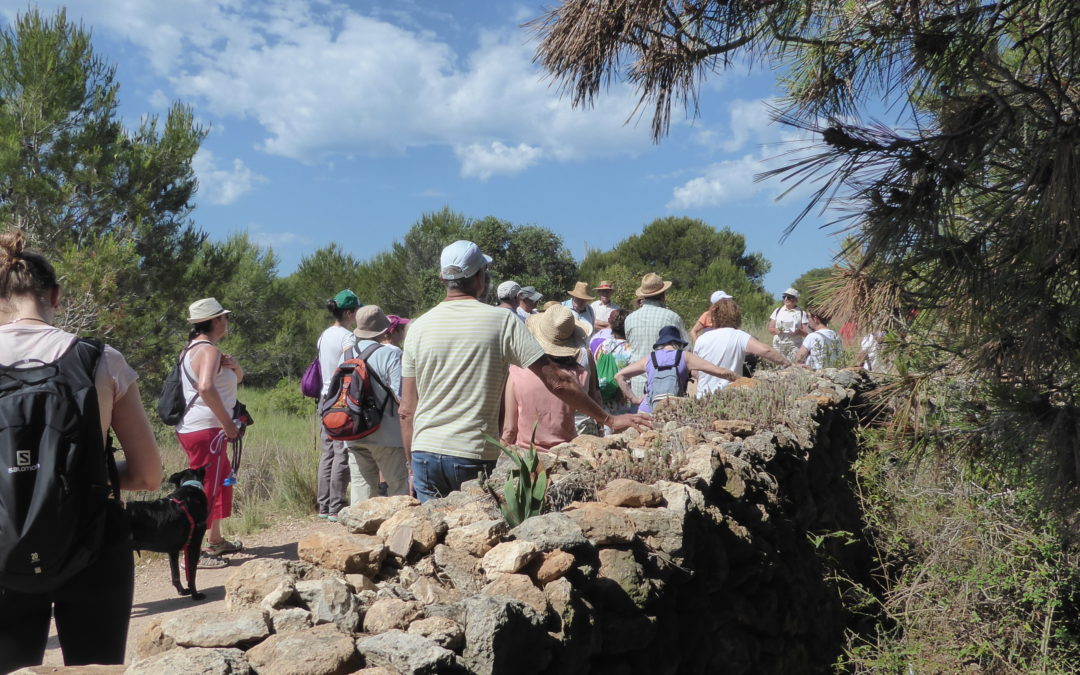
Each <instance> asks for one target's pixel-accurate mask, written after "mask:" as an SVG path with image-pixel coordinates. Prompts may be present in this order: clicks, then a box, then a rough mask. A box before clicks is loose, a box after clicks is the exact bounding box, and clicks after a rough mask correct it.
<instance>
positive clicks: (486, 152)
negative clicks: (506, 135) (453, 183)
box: [454, 141, 544, 180]
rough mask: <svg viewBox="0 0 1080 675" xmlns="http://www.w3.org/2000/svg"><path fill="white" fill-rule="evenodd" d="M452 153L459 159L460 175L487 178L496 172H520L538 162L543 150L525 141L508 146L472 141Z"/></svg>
mask: <svg viewBox="0 0 1080 675" xmlns="http://www.w3.org/2000/svg"><path fill="white" fill-rule="evenodd" d="M454 153H455V154H456V155H457V156H458V158H459V159H461V175H462V176H465V177H466V178H479V179H480V180H487V179H488V178H491V176H492V175H494V174H497V173H499V174H514V173H521V172H522V171H524V170H525V169H527V168H529V167H530V166H532V165H533V164H536V163H537V162H539V161H540V158H541V157H542V156H543V154H544V151H543V150H541V149H540V148H536V147H533V146H531V145H526V144H525V143H518V144H517V146H516V147H509V146H506V145H503V144H502V143H500V142H498V141H494V142H492V143H490V144H488V145H483V144H480V143H472V144H470V145H466V146H464V147H458V148H455V149H454Z"/></svg>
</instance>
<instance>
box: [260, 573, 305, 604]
mask: <svg viewBox="0 0 1080 675" xmlns="http://www.w3.org/2000/svg"><path fill="white" fill-rule="evenodd" d="M295 597H296V582H295V581H294V580H293V579H292V578H291V577H289V578H287V579H285V580H284V581H282V582H281V583H280V584H278V587H277V588H275V589H274V590H272V591H270V593H269V594H268V595H267V596H266V597H265V598H263V599H262V602H260V603H259V607H260V608H261V609H265V610H267V611H269V610H272V609H279V608H281V607H286V606H288V605H289V604H291V603H292V601H293V599H294V598H295Z"/></svg>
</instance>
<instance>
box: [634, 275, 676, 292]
mask: <svg viewBox="0 0 1080 675" xmlns="http://www.w3.org/2000/svg"><path fill="white" fill-rule="evenodd" d="M669 288H671V282H670V281H664V279H663V277H661V276H660V275H659V274H655V273H653V272H649V273H648V274H646V275H645V276H643V277H641V285H640V286H638V289H637V290H636V291H634V294H635V295H637V297H639V298H651V297H653V296H655V295H660V294H661V293H665V292H667V289H669Z"/></svg>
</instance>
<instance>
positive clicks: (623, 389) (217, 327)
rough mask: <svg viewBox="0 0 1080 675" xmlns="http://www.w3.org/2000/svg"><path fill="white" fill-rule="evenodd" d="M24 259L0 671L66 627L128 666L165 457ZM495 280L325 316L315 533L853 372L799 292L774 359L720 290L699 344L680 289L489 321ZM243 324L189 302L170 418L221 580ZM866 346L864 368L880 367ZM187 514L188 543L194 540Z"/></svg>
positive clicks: (109, 366)
mask: <svg viewBox="0 0 1080 675" xmlns="http://www.w3.org/2000/svg"><path fill="white" fill-rule="evenodd" d="M25 244H26V237H25V235H24V234H23V233H22V232H20V231H18V230H15V231H10V232H7V233H3V234H0V361H2V364H0V418H2V419H4V421H5V426H2V427H0V460H2V461H3V463H4V466H3V467H2V470H0V672H8V671H10V670H14V669H16V668H18V667H21V666H26V665H34V664H38V663H40V662H41V660H42V657H43V655H44V651H45V646H46V640H47V637H48V632H49V623H50V620H51V619H52V618H54V617H55V622H56V626H57V631H58V635H59V641H60V646H61V648H62V650H63V653H64V660H65V663H67V664H68V665H79V664H90V663H99V664H111V663H122V662H123V659H124V652H125V645H126V638H127V626H128V621H129V619H130V614H131V605H132V597H133V588H134V568H133V559H132V550H133V543H132V527H131V525H129V522H128V519H129V517H130V514H129V513H128V512H127V511H126V510H125V509H124V507H123V503H122V502H121V499H120V493H119V491H120V489H124V490H134V491H145V490H156V489H158V487H159V486H160V484H161V480H162V466H161V456H160V452H159V450H158V447H157V443H156V441H155V438H154V434H153V431H152V428H151V426H150V423H149V421H148V419H147V417H146V413H145V412H144V410H143V407H142V402H141V397H140V393H139V386H138V376H137V375H136V373H135V372H134V370H133V369H132V368H131V367H130V366H129V365H128V364H127V362H126V361H125V360H124V357H123V356H122V355H121V354H120V353H119V352H117V351H116V350H115V349H113V348H112V347H110V346H108V345H104V344H102V343H100V342H97V341H94V340H87V339H82V338H79V337H78V336H76V335H74V334H73V333H70V332H67V331H65V330H62V329H61V328H58V327H56V326H55V325H53V324H54V319H55V317H56V314H57V310H58V307H59V302H60V301H59V298H60V286H59V283H58V280H57V276H56V273H55V270H54V269H53V267H52V265H51V264H50V263H49V262H48V261H47V260H46V259H45V258H44V257H42V256H41V255H40V254H38V253H35V252H33V251H30V250H28V249H26V247H25ZM491 262H492V260H491V258H490V257H488V256H486V255H484V254H483V253H482V252H481V251H480V249H479V248H478V247H477V245H476V244H474V243H472V242H469V241H456V242H453V243H451V244H450V245H448V246H446V247H445V248H444V249H443V250H442V253H441V256H440V272H439V276H440V279H441V281H442V283H443V285H444V287H445V291H446V293H445V297H444V298H443V300H442V301H441V302H440V303H438V304H437V305H436V306H435V307H434V308H432V309H431V310H429V311H428V312H426V313H424V314H423V315H422V316H420V317H418V318H416V319H414V320H411V321H410V320H409V319H407V318H403V317H398V316H395V315H392V314H391V315H387V314H385V313H384V312H383V311H382V309H380V308H379V307H377V306H374V305H364V304H363V303H362V302H361V301H360V298H358V297H357V295H356V294H355V293H353V292H352V291H350V290H342V291H341V292H339V293H337V294H336V295H335V296H334V297H333V298H332V299H331V300H329V301H328V302H327V303H326V309H327V310H328V311H329V313H330V315H331V316H332V319H333V320H332V323H331V325H330V326H329V327H328V328H326V330H324V331H323V332H322V334H321V335H320V336H319V338H318V340H317V342H316V344H315V348H316V354H317V355H316V358H315V359H314V360H313V362H312V364H311V366H310V367H309V368H308V370H307V372H305V374H304V377H303V379H302V389H303V391H304V393H305V394H307V395H309V396H312V397H313V398H317V399H318V401H319V403H318V411H319V416H320V419H321V425H320V426H321V432H320V437H321V455H320V459H319V468H318V499H317V502H318V514H319V516H321V517H324V518H327V519H330V520H333V519H336V518H337V516H338V513H339V512H340V510H341V509H342V508H344V507H345V506H346V505H347V504H349V503H357V502H360V501H363V500H365V499H368V498H370V497H372V496H375V495H378V494H388V495H402V494H409V493H412V494H415V496H416V497H417V498H418V499H419V500H420V501H422V502H424V501H427V500H430V499H432V498H435V497H439V496H445V495H447V494H449V493H450V492H452V491H454V490H457V489H459V488H460V486H461V484H462V483H463V482H465V481H468V480H471V479H475V478H477V477H482V476H485V475H488V474H490V473H491V472H492V470H493V469H494V468H495V463H496V460H497V459H498V457H499V454H500V452H501V451H500V449H499V446H498V445H497V443H498V442H499V441H500V440H501V442H502V443H505V444H506V445H509V446H518V447H523V448H527V447H530V446H532V445H535V446H537V447H539V448H551V447H554V446H555V445H558V444H559V443H562V442H565V441H568V440H570V439H571V438H573V437H574V436H576V435H578V434H581V433H594V434H604V433H608V432H618V431H621V430H624V429H629V428H634V429H638V430H644V429H648V428H650V427H651V416H650V413H651V411H653V410H655V409H656V408H657V406H658V405H662V404H663V402H664V400H666V399H669V398H672V397H681V396H687V395H689V394H690V393H691V379H692V378H696V381H695V383H694V384H695V386H696V393H697V395H699V396H700V395H705V394H707V393H710V392H714V391H717V390H719V389H721V388H723V387H725V386H727V385H728V383H730V382H731V381H733V380H736V379H738V378H739V377H741V376H742V375H743V374H744V372H745V371H746V369H747V367H748V364H749V363H751V362H754V361H755V360H759V359H764V360H767V361H770V362H772V363H775V364H777V365H779V366H783V367H787V366H791V365H793V364H802V365H804V366H806V367H811V368H820V367H826V366H830V365H837V364H838V360H839V359H840V354H841V348H840V339H839V338H838V336H837V335H836V333H835V332H833V331H832V330H831V329H829V328H828V318H827V317H825V316H823V315H822V314H820V313H817V312H816V311H814V310H803V309H801V308H799V307H798V297H799V294H798V292H797V291H796V290H795V289H788V291H787V292H786V293H785V294H784V304H783V306H781V307H778V308H777V309H776V311H774V312H773V314H772V317H771V319H770V321H769V332H770V333H771V334H772V335H773V340H772V345H768V344H765V343H763V342H762V341H760V340H758V339H757V338H755V337H753V336H752V335H750V334H749V333H747V332H745V331H743V330H742V329H741V322H742V316H741V309H740V307H739V304H738V302H737V299H736V298H733V297H732V296H731V295H729V294H727V293H725V292H723V291H717V292H716V293H714V294H713V295H712V297H711V298H710V299H709V300H710V304H709V307H708V309H707V310H706V311H705V312H704V313H703V314H702V315H701V316H700V317H699V319H698V320H697V322H696V323H695V325H694V326H693V328H692V330H691V331H690V333H687V331H686V330H685V328H684V326H683V322H682V320H681V318H680V317H679V315H678V314H677V313H675V312H674V311H672V310H671V309H669V308H668V307H667V306H666V295H667V293H668V291H669V290H670V288H671V286H672V283H671V282H670V281H666V280H664V279H663V278H661V277H660V276H658V275H657V274H654V273H649V274H646V275H645V276H644V277H642V279H641V282H640V285H639V286H638V288H637V289H636V291H635V297H636V301H637V305H638V307H636V308H634V309H633V310H632V311H630V310H628V309H627V308H622V307H618V306H617V305H616V304H614V303H613V302H612V295H613V293H614V291H615V289H614V288H613V285H612V284H611V283H610V282H608V281H601V282H600V283H598V284H596V286H595V288H593V289H590V287H589V284H588V283H586V282H582V281H579V282H577V283H576V284H575V285H574V288H573V289H571V290H569V291H568V292H567V295H568V297H567V299H566V300H565V301H563V302H561V303H560V302H556V301H549V302H547V303H545V304H544V305H543V306H542V307H541V306H540V303H541V301H542V300H543V299H544V297H543V295H542V294H541V293H540V292H538V291H537V290H536V289H535V288H534V287H532V286H524V287H523V286H520V285H519V284H518V283H516V282H515V281H512V280H504V281H502V282H501V283H500V284H499V285H498V287H497V289H496V291H495V295H496V296H497V300H498V304H497V305H490V304H488V303H487V302H484V299H486V297H487V296H488V295H489V289H490V288H491V287H492V280H491V277H490V272H489V265H490V264H491ZM593 293H595V295H593ZM230 314H231V312H230V310H228V309H227V308H225V307H223V306H222V305H221V304H220V303H219V302H218V301H217V300H216V299H214V298H203V299H200V300H197V301H195V302H193V303H191V305H190V306H189V307H188V310H187V316H186V319H187V322H188V324H189V325H190V333H189V335H188V342H187V344H186V345H185V347H184V348H183V350H182V351H181V352H180V354H179V355H178V357H177V359H176V361H175V363H174V367H173V369H172V372H170V374H169V377H168V378H167V379H166V383H165V386H164V388H163V390H162V394H161V396H160V397H159V401H158V414H159V416H160V417H161V419H162V420H163V421H165V422H166V423H167V424H169V425H172V426H174V427H175V431H176V434H177V438H178V440H179V443H180V446H181V447H182V448H183V450H184V452H185V454H186V456H187V460H188V464H189V466H190V470H189V472H188V473H187V474H185V479H184V480H183V483H182V485H181V483H180V479H177V488H178V492H179V491H180V490H181V489H186V490H187V493H185V494H190V493H192V488H195V487H197V488H198V489H197V490H194V493H195V494H198V495H199V499H202V495H203V493H205V497H206V500H205V502H204V503H203V504H204V509H205V513H206V517H205V522H204V523H200V524H199V526H200V527H201V526H202V525H205V528H206V529H205V531H206V541H205V545H204V546H203V547H202V551H203V553H202V556H201V557H200V558H198V559H196V558H194V557H192V558H191V559H188V543H190V542H184V541H183V537H182V536H181V541H180V543H182V544H183V547H184V556H185V563H186V564H187V566H188V568H189V569H194V568H195V566H197V567H199V568H202V567H221V566H224V565H226V564H227V559H225V558H224V557H223V556H225V555H227V554H229V553H232V552H235V551H238V550H240V549H241V548H242V545H241V544H240V542H236V541H230V540H228V539H226V538H225V537H224V536H223V534H222V531H221V521H222V520H223V519H225V518H227V517H229V516H230V515H231V513H232V503H233V501H232V498H233V489H234V484H235V483H236V478H235V473H236V469H237V468H238V466H237V465H238V464H239V462H240V458H241V451H242V447H243V436H244V432H245V427H247V426H250V425H251V424H252V420H251V417H250V415H249V414H248V413H247V411H246V409H245V408H244V406H243V404H242V403H240V402H239V400H238V399H237V388H238V385H239V384H240V383H241V382H242V381H243V379H244V370H243V368H242V366H241V364H240V363H238V362H237V359H235V358H234V357H233V356H231V355H229V354H227V353H225V352H223V351H222V350H221V349H220V347H219V343H220V342H221V340H222V339H223V338H224V337H225V336H226V335H227V334H228V331H229V324H230ZM868 338H869V339H870V342H865V341H864V344H863V347H864V354H861V355H860V359H862V358H866V359H867V360H868V361H869V360H872V359H873V358H876V357H875V356H874V353H872V352H871V351H868V350H869V349H870V348H871V347H874V346H875V345H876V341H875V339H874V336H868ZM691 342H693V347H692V348H690V346H691ZM113 436H115V438H116V440H117V441H118V442H119V445H120V447H121V449H122V454H123V459H120V460H114V457H113V452H112V447H111V439H112V437H113ZM230 450H231V457H230V453H229V451H230ZM191 471H196V472H197V473H196V474H194V475H196V476H197V479H196V478H191V477H190V472H191ZM174 478H176V476H174ZM161 501H163V502H168V500H167V499H166V500H161ZM174 501H177V502H179V500H174ZM164 508H171V506H170V505H169V504H168V503H166V504H165V505H164ZM179 508H180V509H181V510H182V512H183V515H184V516H186V517H187V520H186V521H184V520H183V516H178V518H180V519H181V521H182V522H181V528H183V527H186V525H185V524H184V523H186V522H191V527H192V529H191V530H186V532H187V536H188V538H189V539H190V538H191V536H192V535H193V533H194V532H195V528H196V523H194V522H193V521H192V517H191V514H190V512H189V510H188V509H187V508H186V506H184V505H183V504H180V505H179ZM198 536H199V537H200V538H201V536H202V531H201V530H199V531H198ZM154 550H156V549H154ZM195 550H198V548H197V547H196V549H195ZM173 556H174V558H173V560H174V570H173V571H174V583H175V584H177V588H178V590H179V591H181V592H184V591H183V589H182V587H181V586H180V585H179V582H178V580H177V579H176V571H175V552H173ZM193 579H194V577H193V576H189V587H188V589H187V592H188V593H189V594H191V595H192V597H194V598H196V599H197V598H198V597H199V596H198V594H197V593H196V592H195V589H194V582H193Z"/></svg>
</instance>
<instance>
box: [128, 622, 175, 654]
mask: <svg viewBox="0 0 1080 675" xmlns="http://www.w3.org/2000/svg"><path fill="white" fill-rule="evenodd" d="M166 618H167V617H165V616H160V615H159V616H155V617H154V618H152V619H150V623H149V624H148V625H147V626H146V629H145V630H143V632H142V634H141V635H139V637H138V639H136V641H135V658H136V659H148V658H150V657H151V656H156V655H158V654H162V653H164V652H167V651H169V650H170V649H172V648H173V647H175V646H176V641H175V640H173V639H172V638H171V637H169V636H168V635H165V632H164V631H163V630H161V622H162V621H163V620H164V619H166Z"/></svg>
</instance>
